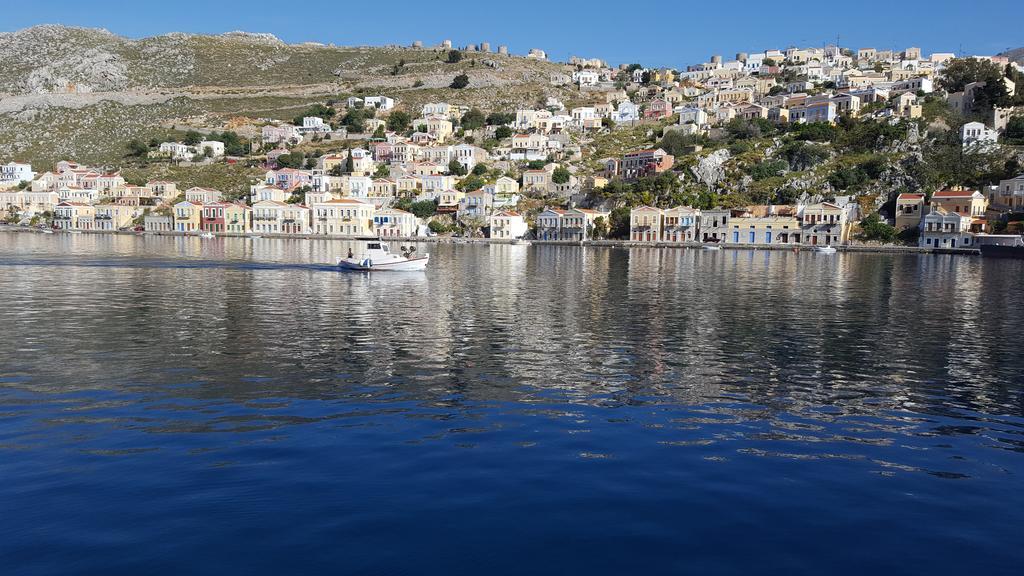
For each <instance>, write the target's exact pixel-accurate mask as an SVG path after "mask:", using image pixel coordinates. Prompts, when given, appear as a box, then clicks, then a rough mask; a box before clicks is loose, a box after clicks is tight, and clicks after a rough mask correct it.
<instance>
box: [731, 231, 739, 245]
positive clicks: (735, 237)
mask: <svg viewBox="0 0 1024 576" xmlns="http://www.w3.org/2000/svg"><path fill="white" fill-rule="evenodd" d="M732 242H733V244H739V243H740V233H739V231H735V232H733V233H732Z"/></svg>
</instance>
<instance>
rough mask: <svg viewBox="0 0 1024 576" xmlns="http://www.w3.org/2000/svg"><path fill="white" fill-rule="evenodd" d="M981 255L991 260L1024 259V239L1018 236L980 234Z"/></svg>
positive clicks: (978, 237)
mask: <svg viewBox="0 0 1024 576" xmlns="http://www.w3.org/2000/svg"><path fill="white" fill-rule="evenodd" d="M975 238H976V240H977V241H978V247H979V248H980V249H981V255H982V256H986V257H989V258H1024V237H1021V236H1017V235H1016V234H979V235H978V236H976V237H975Z"/></svg>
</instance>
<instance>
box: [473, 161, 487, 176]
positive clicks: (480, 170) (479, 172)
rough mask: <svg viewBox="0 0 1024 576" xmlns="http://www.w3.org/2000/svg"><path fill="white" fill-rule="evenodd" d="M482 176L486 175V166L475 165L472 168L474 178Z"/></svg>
mask: <svg viewBox="0 0 1024 576" xmlns="http://www.w3.org/2000/svg"><path fill="white" fill-rule="evenodd" d="M484 174H487V164H477V165H476V166H473V175H474V176H483V175H484Z"/></svg>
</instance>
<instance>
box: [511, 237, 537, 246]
mask: <svg viewBox="0 0 1024 576" xmlns="http://www.w3.org/2000/svg"><path fill="white" fill-rule="evenodd" d="M512 244H513V245H515V246H532V245H533V242H530V241H529V240H523V239H522V238H518V239H516V241H515V242H513V243H512Z"/></svg>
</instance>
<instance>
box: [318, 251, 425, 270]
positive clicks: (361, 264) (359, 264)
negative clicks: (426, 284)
mask: <svg viewBox="0 0 1024 576" xmlns="http://www.w3.org/2000/svg"><path fill="white" fill-rule="evenodd" d="M428 262H430V256H429V255H428V256H420V257H418V258H400V259H396V260H393V261H389V262H373V261H372V260H357V259H355V258H352V259H349V258H342V259H340V260H338V268H340V269H342V270H347V271H355V272H421V271H423V270H426V269H427V263H428Z"/></svg>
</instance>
